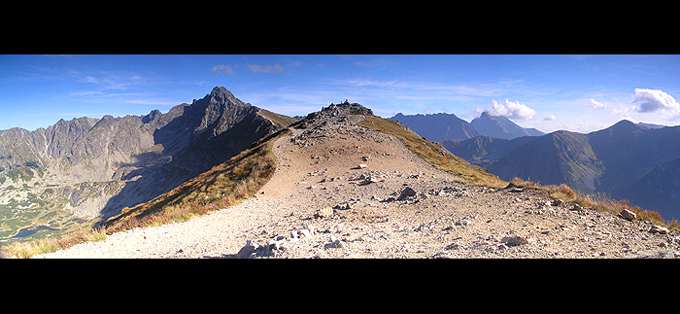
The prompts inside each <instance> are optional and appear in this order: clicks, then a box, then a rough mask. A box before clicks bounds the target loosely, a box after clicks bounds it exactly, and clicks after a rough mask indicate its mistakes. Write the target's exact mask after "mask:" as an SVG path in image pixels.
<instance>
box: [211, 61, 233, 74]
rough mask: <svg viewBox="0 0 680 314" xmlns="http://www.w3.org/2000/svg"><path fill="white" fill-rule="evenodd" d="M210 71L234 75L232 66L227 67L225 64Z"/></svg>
mask: <svg viewBox="0 0 680 314" xmlns="http://www.w3.org/2000/svg"><path fill="white" fill-rule="evenodd" d="M210 71H213V72H215V73H223V74H224V73H228V74H232V75H233V74H234V68H233V67H232V66H231V65H225V64H218V65H216V66H214V67H212V68H210Z"/></svg>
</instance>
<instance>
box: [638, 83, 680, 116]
mask: <svg viewBox="0 0 680 314" xmlns="http://www.w3.org/2000/svg"><path fill="white" fill-rule="evenodd" d="M633 105H634V106H633V108H634V110H635V111H637V112H655V111H659V110H663V111H667V112H670V113H672V114H680V104H679V103H678V102H677V101H676V100H675V98H673V96H671V95H669V94H667V93H666V92H664V91H661V90H658V89H646V88H636V89H635V99H634V100H633Z"/></svg>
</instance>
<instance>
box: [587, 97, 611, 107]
mask: <svg viewBox="0 0 680 314" xmlns="http://www.w3.org/2000/svg"><path fill="white" fill-rule="evenodd" d="M590 104H591V105H592V106H593V109H601V108H606V107H608V106H609V105H608V104H603V103H601V102H599V101H596V100H595V99H592V98H591V99H590Z"/></svg>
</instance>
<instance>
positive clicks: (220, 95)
mask: <svg viewBox="0 0 680 314" xmlns="http://www.w3.org/2000/svg"><path fill="white" fill-rule="evenodd" d="M204 99H208V101H209V103H210V104H220V105H238V106H250V104H246V103H244V102H243V101H241V100H240V99H238V98H236V97H235V96H234V94H232V93H231V92H230V91H229V90H228V89H226V88H225V87H224V86H215V88H213V90H212V91H211V92H210V94H208V95H206V97H205V98H204Z"/></svg>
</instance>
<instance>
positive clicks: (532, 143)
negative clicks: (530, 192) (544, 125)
mask: <svg viewBox="0 0 680 314" xmlns="http://www.w3.org/2000/svg"><path fill="white" fill-rule="evenodd" d="M441 144H442V145H443V146H444V147H445V148H446V149H448V150H449V151H450V152H452V153H453V154H455V155H457V156H460V157H462V158H464V159H466V160H468V161H469V162H471V163H473V164H476V165H478V166H481V167H484V168H486V169H488V170H489V171H490V172H491V173H493V174H495V175H497V176H499V177H500V178H501V179H504V180H511V179H513V178H514V177H519V178H522V179H530V180H532V181H536V182H540V183H542V184H561V183H566V184H567V185H569V186H570V187H572V188H574V189H578V190H581V191H583V192H586V193H591V192H605V193H608V194H609V195H611V196H613V197H614V198H619V199H627V200H629V201H631V202H632V203H633V204H635V205H638V206H640V207H643V208H645V209H649V210H654V211H657V212H659V213H660V214H661V215H662V216H664V217H665V218H666V219H673V218H676V219H680V205H678V204H679V203H678V202H679V201H680V126H675V127H662V126H658V125H650V124H642V123H640V124H634V123H632V122H630V121H627V120H623V121H620V122H618V123H616V124H614V125H612V126H611V127H609V128H606V129H603V130H599V131H595V132H591V133H587V134H581V133H576V132H569V131H556V132H552V133H550V134H545V135H542V136H534V137H518V138H514V139H499V138H492V137H489V136H479V137H475V138H470V139H465V140H445V141H442V142H441Z"/></svg>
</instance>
